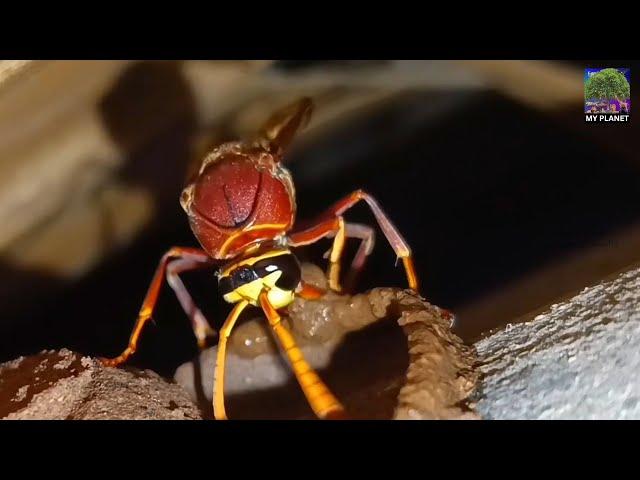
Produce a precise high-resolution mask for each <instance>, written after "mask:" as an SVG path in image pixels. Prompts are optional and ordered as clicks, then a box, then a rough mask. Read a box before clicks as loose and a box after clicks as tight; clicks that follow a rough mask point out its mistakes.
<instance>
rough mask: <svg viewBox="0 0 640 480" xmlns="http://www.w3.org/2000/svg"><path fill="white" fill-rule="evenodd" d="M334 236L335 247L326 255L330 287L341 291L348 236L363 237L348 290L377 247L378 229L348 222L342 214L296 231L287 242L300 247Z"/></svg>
mask: <svg viewBox="0 0 640 480" xmlns="http://www.w3.org/2000/svg"><path fill="white" fill-rule="evenodd" d="M331 236H333V237H334V241H333V246H332V248H331V249H330V250H329V251H328V252H327V253H325V256H324V257H325V258H329V259H330V263H329V271H328V274H327V277H328V279H329V287H330V288H331V289H332V290H335V291H338V292H339V291H341V290H342V286H341V284H340V260H341V258H342V254H343V252H344V245H345V238H357V239H360V240H361V242H360V247H359V248H358V251H357V252H356V255H355V257H354V259H353V262H352V263H351V269H350V271H349V275H348V277H347V289H348V290H351V288H352V287H353V285H354V280H355V278H356V277H357V275H358V273H359V272H360V270H362V267H363V266H364V263H365V261H366V258H367V257H368V256H369V254H370V253H371V251H372V250H373V246H374V244H375V232H374V230H373V229H372V228H371V227H369V226H368V225H362V224H359V223H351V222H344V221H343V219H342V217H334V218H332V219H329V220H325V221H322V222H319V223H317V224H316V225H314V226H312V227H310V228H308V229H305V230H302V231H299V232H294V233H292V234H291V235H290V236H289V238H288V239H287V244H288V245H289V246H291V247H299V246H302V245H308V244H310V243H314V242H317V241H318V240H320V239H322V238H324V237H331Z"/></svg>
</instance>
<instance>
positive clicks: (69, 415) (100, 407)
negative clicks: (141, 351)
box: [0, 349, 201, 420]
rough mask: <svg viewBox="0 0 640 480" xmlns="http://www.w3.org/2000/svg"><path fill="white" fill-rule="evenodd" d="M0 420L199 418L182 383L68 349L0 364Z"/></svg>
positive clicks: (46, 352)
mask: <svg viewBox="0 0 640 480" xmlns="http://www.w3.org/2000/svg"><path fill="white" fill-rule="evenodd" d="M0 418H3V419H38V420H64V419H72V420H101V419H104V420H109V419H118V420H146V419H148V420H152V419H155V420H172V419H175V420H186V419H199V418H201V416H200V412H199V410H198V408H197V407H196V406H195V405H194V404H193V402H192V401H191V400H190V399H189V397H188V395H187V394H186V393H185V392H184V391H183V390H182V388H180V386H179V385H176V384H172V383H168V382H166V381H165V380H163V379H162V378H161V377H160V376H158V375H157V374H155V373H153V372H151V371H149V370H145V371H140V370H135V369H126V370H125V369H115V368H103V367H102V366H101V365H100V364H99V363H98V362H96V361H95V360H93V359H92V358H90V357H83V356H81V355H79V354H76V353H74V352H71V351H69V350H65V349H63V350H60V351H45V352H41V353H39V354H37V355H32V356H30V357H21V358H18V359H16V360H14V361H12V362H8V363H4V364H2V365H0Z"/></svg>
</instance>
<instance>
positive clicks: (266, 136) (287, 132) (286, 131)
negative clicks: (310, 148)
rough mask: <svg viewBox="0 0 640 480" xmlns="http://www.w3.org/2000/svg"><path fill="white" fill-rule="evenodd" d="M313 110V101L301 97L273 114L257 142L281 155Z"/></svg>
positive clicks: (306, 122)
mask: <svg viewBox="0 0 640 480" xmlns="http://www.w3.org/2000/svg"><path fill="white" fill-rule="evenodd" d="M312 112H313V101H312V100H311V98H310V97H303V98H301V99H299V100H297V101H296V102H294V103H291V104H289V105H287V106H286V107H284V108H282V109H281V110H279V111H277V112H276V113H275V114H273V115H272V116H271V117H270V118H269V120H267V121H266V122H265V124H264V125H263V127H262V129H261V131H260V133H259V139H258V142H259V144H260V145H261V146H262V147H264V148H266V149H267V150H269V151H270V152H271V153H274V154H277V155H282V154H283V153H284V151H285V150H286V149H287V148H288V147H289V145H290V144H291V142H292V141H293V139H294V137H295V136H296V133H298V131H300V130H301V129H303V128H304V127H306V126H307V124H308V123H309V120H310V118H311V114H312Z"/></svg>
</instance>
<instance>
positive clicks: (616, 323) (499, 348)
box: [476, 269, 640, 419]
mask: <svg viewBox="0 0 640 480" xmlns="http://www.w3.org/2000/svg"><path fill="white" fill-rule="evenodd" d="M639 342H640V269H634V270H630V271H628V272H626V273H623V274H620V275H619V276H617V277H616V278H614V279H613V280H610V281H605V282H602V283H601V284H599V285H596V286H594V287H590V288H587V289H585V290H583V291H582V292H581V293H580V294H578V295H576V296H575V297H573V298H571V299H570V300H568V301H566V302H564V303H560V304H557V305H553V306H552V307H551V308H550V310H549V311H547V312H545V313H543V314H541V315H538V316H537V317H536V318H535V319H534V320H533V321H531V322H528V323H523V324H517V325H511V326H508V327H507V329H505V330H503V331H501V332H499V333H496V334H494V335H493V336H491V337H488V338H486V339H483V340H481V341H480V342H478V343H477V344H476V348H477V351H478V355H479V357H480V360H481V371H482V374H483V376H484V380H483V386H482V396H481V398H480V399H479V401H478V405H477V409H478V412H479V413H480V414H481V415H482V416H483V417H485V418H497V419H640V381H638V372H640V350H639V349H638V343H639Z"/></svg>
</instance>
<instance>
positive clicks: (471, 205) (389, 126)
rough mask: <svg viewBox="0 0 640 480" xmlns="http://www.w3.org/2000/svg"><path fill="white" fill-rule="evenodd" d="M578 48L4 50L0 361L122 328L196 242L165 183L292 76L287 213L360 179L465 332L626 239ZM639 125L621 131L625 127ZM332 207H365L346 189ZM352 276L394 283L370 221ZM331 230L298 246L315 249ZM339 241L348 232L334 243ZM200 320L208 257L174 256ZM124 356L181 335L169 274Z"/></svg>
mask: <svg viewBox="0 0 640 480" xmlns="http://www.w3.org/2000/svg"><path fill="white" fill-rule="evenodd" d="M609 63H610V62H607V61H603V60H590V61H584V62H576V61H565V62H563V61H504V60H503V61H408V60H403V61H386V60H376V61H317V60H316V61H264V60H261V61H184V62H161V61H153V62H141V61H135V62H134V61H16V60H5V61H0V361H5V360H10V359H12V358H15V357H16V356H18V355H25V354H30V353H34V352H37V351H39V350H41V349H44V348H60V347H67V348H70V349H73V350H78V351H80V352H83V353H85V354H90V355H96V356H112V355H116V354H118V353H120V351H121V350H122V349H123V348H124V347H125V345H126V343H127V340H128V337H129V333H130V331H131V328H132V326H133V323H134V321H135V318H136V314H137V312H138V309H139V306H140V303H141V301H142V298H143V297H144V294H145V292H146V289H147V287H148V284H149V282H150V280H151V276H152V274H153V271H154V269H155V267H156V265H157V262H158V260H159V258H160V257H161V255H162V254H163V253H164V252H165V251H166V250H167V249H168V248H169V247H171V246H174V245H181V246H196V245H197V243H196V240H195V238H194V237H193V236H192V234H191V231H190V229H189V226H188V223H187V219H186V216H185V215H184V212H183V211H182V209H181V207H180V205H179V202H178V197H179V193H180V191H181V189H182V187H183V184H184V180H185V178H186V177H187V175H188V173H189V172H190V171H191V169H192V168H194V166H197V164H198V162H199V160H200V159H201V158H202V157H203V156H204V155H205V153H206V152H207V150H208V149H209V148H211V146H213V145H215V144H216V143H219V142H222V141H226V140H231V139H236V138H239V137H243V136H245V135H250V134H252V133H253V132H254V131H255V129H256V128H257V127H258V126H259V125H260V124H261V122H262V121H264V120H265V119H266V118H267V117H268V116H269V115H270V113H272V112H273V111H274V110H276V109H277V108H279V107H281V106H283V105H285V104H287V103H289V102H291V101H292V100H295V99H296V98H298V97H300V96H302V95H310V96H311V97H313V99H314V101H315V103H316V106H317V108H316V111H315V114H314V117H313V119H312V121H311V124H310V125H309V128H308V129H307V130H305V131H304V133H303V134H302V135H300V136H299V138H298V141H297V142H296V144H295V146H294V148H292V150H291V151H290V152H289V155H288V157H287V162H286V163H287V166H288V167H289V168H290V169H291V171H292V173H293V176H294V179H295V182H296V188H297V194H298V218H310V217H313V216H315V215H317V214H319V213H320V212H322V211H323V210H324V209H325V208H326V207H328V206H329V205H330V204H331V203H333V202H334V201H335V200H337V199H339V198H341V197H342V196H344V195H345V194H347V193H349V192H351V191H352V190H354V189H356V188H364V189H366V190H368V191H370V192H371V193H372V194H373V195H375V196H376V197H377V199H378V200H379V201H380V203H381V204H382V205H383V207H384V208H385V210H386V211H387V213H388V214H389V216H390V217H391V218H392V219H393V220H394V222H395V223H396V224H397V226H398V227H399V229H400V231H401V232H402V233H403V234H404V236H405V237H406V239H407V240H408V241H409V243H410V245H411V246H412V247H413V250H414V253H415V259H416V266H417V271H418V273H419V275H420V277H421V280H422V292H421V293H422V294H423V295H424V296H425V297H426V298H427V299H428V300H429V301H431V302H432V303H434V304H437V305H439V306H441V307H445V308H448V309H451V310H452V311H454V312H455V313H456V316H457V320H456V324H455V329H456V331H457V333H458V334H460V335H461V336H462V337H463V339H464V340H465V341H468V342H472V341H474V340H475V339H477V338H479V337H480V336H482V335H483V334H484V333H486V332H488V331H490V330H492V329H496V328H500V327H502V326H504V325H506V324H507V323H512V322H517V321H522V320H526V319H528V318H531V317H532V316H533V315H535V314H536V312H538V311H540V310H541V309H544V308H545V307H547V306H548V305H550V304H552V303H554V302H557V301H558V300H560V299H563V298H566V297H568V296H570V295H571V294H574V293H575V292H576V291H579V290H580V289H582V288H583V287H585V286H588V285H590V284H592V283H594V282H596V281H598V280H600V279H601V278H603V277H606V276H609V275H611V274H613V273H615V272H617V271H620V270H623V269H625V268H627V267H629V266H630V265H632V264H635V263H636V262H638V261H640V197H639V195H638V194H639V193H640V157H639V155H638V151H639V150H638V142H639V141H640V136H638V135H637V129H636V132H634V120H633V118H634V113H633V112H631V121H630V123H627V124H617V123H616V124H587V123H585V121H584V115H583V113H582V112H583V76H584V70H583V69H584V68H585V67H586V66H596V67H599V66H602V67H609V66H611V67H623V66H624V67H630V68H631V71H632V82H631V83H632V85H631V96H632V101H631V104H632V105H634V104H635V103H636V102H635V100H634V99H635V98H636V91H635V88H634V84H633V79H634V72H635V71H637V70H636V69H637V68H638V67H637V62H620V61H616V62H615V64H612V65H610V64H609ZM634 133H636V134H634ZM347 216H348V217H349V218H350V219H353V220H354V221H360V222H367V223H370V224H371V225H375V220H374V218H373V216H372V215H371V213H370V212H369V211H368V210H367V208H366V207H365V206H363V205H358V206H356V207H355V208H354V209H353V210H351V211H350V212H349V213H348V214H347ZM377 240H378V241H377V244H376V248H375V250H374V253H373V255H372V256H371V257H370V260H369V263H368V266H367V267H366V270H365V274H364V275H363V276H362V278H361V282H360V289H362V290H364V289H367V288H371V287H374V286H401V287H402V286H404V285H405V278H404V272H403V270H402V268H401V266H400V265H399V266H398V267H397V268H396V267H394V263H395V257H394V254H393V251H392V250H391V248H390V247H389V246H388V245H387V244H386V243H385V240H384V237H383V236H382V235H381V234H379V235H378V237H377ZM328 246H329V243H328V241H327V242H324V243H323V242H321V243H320V244H319V245H317V246H314V247H309V248H308V249H306V250H303V251H301V252H300V255H301V257H302V258H305V259H309V260H312V261H316V262H319V263H320V264H321V265H324V263H321V262H324V261H323V260H322V253H323V252H324V251H325V250H326V249H327V248H328ZM355 246H356V245H350V252H351V253H353V252H354V251H355V248H354V247H355ZM184 278H185V283H187V285H188V287H189V288H190V290H191V291H192V292H193V295H194V297H195V299H196V301H197V302H198V304H199V306H200V307H201V309H202V310H203V311H204V312H205V314H206V315H207V316H208V318H209V319H210V321H211V323H212V324H214V325H216V326H219V325H220V324H221V322H222V321H223V320H224V317H225V315H226V313H227V312H228V310H229V307H228V305H225V304H224V303H223V301H222V300H221V298H220V297H219V296H218V295H217V291H216V280H215V278H214V276H213V274H212V272H210V271H209V272H206V271H205V272H197V273H189V274H186V275H185V277H184ZM155 322H156V325H155V326H153V325H150V326H149V327H148V329H147V331H146V333H145V335H144V336H143V339H142V342H141V348H140V350H139V353H138V354H137V355H136V357H135V359H134V361H133V363H134V364H136V365H138V366H141V367H146V368H153V369H154V370H156V371H158V372H159V373H162V374H165V375H170V374H172V372H173V370H174V369H175V368H176V367H177V366H178V365H179V364H180V363H182V362H184V361H186V360H189V359H190V358H192V357H193V356H194V355H195V354H196V352H197V348H196V345H195V340H194V338H193V335H192V333H191V329H190V327H189V323H188V321H187V319H186V317H185V316H184V314H183V312H182V310H181V308H180V306H179V304H178V302H177V300H176V299H175V297H174V295H173V293H172V292H171V290H170V289H168V288H166V289H164V290H163V295H162V298H161V301H160V303H159V306H158V310H157V314H156V315H155Z"/></svg>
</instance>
